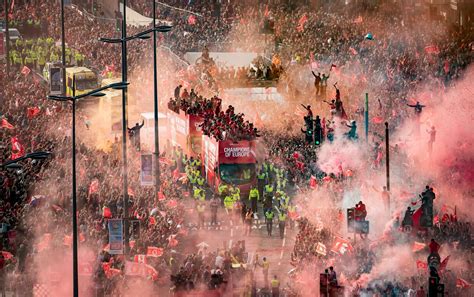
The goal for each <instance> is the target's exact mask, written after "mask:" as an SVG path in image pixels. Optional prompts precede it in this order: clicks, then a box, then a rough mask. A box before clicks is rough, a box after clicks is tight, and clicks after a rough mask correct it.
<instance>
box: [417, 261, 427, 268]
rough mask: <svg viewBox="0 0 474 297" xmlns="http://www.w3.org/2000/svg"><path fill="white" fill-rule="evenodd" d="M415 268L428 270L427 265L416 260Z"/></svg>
mask: <svg viewBox="0 0 474 297" xmlns="http://www.w3.org/2000/svg"><path fill="white" fill-rule="evenodd" d="M416 268H418V269H420V270H428V264H427V263H426V262H423V261H421V260H416Z"/></svg>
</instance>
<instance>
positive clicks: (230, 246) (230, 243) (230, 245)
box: [229, 239, 232, 250]
mask: <svg viewBox="0 0 474 297" xmlns="http://www.w3.org/2000/svg"><path fill="white" fill-rule="evenodd" d="M231 248H232V239H231V240H229V250H230V249H231Z"/></svg>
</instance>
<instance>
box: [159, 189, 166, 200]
mask: <svg viewBox="0 0 474 297" xmlns="http://www.w3.org/2000/svg"><path fill="white" fill-rule="evenodd" d="M165 199H166V197H165V195H163V192H161V191H160V192H158V200H159V201H163V200H165Z"/></svg>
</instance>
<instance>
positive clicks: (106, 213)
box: [102, 206, 112, 219]
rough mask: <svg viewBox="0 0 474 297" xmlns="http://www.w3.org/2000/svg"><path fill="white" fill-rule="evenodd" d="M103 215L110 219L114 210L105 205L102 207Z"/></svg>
mask: <svg viewBox="0 0 474 297" xmlns="http://www.w3.org/2000/svg"><path fill="white" fill-rule="evenodd" d="M102 216H103V217H104V219H110V218H111V217H112V211H111V210H110V208H108V207H106V206H104V207H103V208H102Z"/></svg>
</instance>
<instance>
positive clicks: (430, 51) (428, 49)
mask: <svg viewBox="0 0 474 297" xmlns="http://www.w3.org/2000/svg"><path fill="white" fill-rule="evenodd" d="M425 52H426V53H427V54H435V55H437V54H439V48H438V46H436V45H428V46H425Z"/></svg>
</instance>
